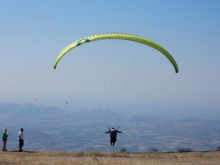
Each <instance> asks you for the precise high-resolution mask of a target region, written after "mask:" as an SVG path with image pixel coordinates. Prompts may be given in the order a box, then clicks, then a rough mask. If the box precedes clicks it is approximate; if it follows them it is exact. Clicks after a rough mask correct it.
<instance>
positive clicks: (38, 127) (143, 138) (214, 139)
mask: <svg viewBox="0 0 220 165" xmlns="http://www.w3.org/2000/svg"><path fill="white" fill-rule="evenodd" d="M0 113H1V115H0V125H2V129H3V128H4V127H8V128H9V129H8V133H9V139H8V145H9V147H10V148H17V145H18V144H17V143H18V142H17V133H18V131H19V129H20V127H24V128H25V131H24V133H25V137H26V138H25V148H26V149H29V150H30V149H32V150H75V151H79V150H101V151H119V150H120V149H122V148H126V149H127V150H128V151H130V152H140V151H149V149H151V148H155V149H158V150H159V151H177V149H178V148H191V149H193V150H197V151H204V150H215V149H216V148H217V146H220V138H219V137H220V121H218V120H213V121H210V120H202V119H193V118H187V119H163V118H158V117H152V116H147V115H132V116H129V115H126V114H122V113H115V112H111V111H102V110H91V111H77V112H75V111H73V112H70V111H64V110H61V109H59V108H57V107H47V106H41V105H35V104H15V103H0ZM108 126H109V127H116V128H117V127H118V126H120V129H121V130H122V131H123V133H122V134H119V135H118V139H117V143H116V146H114V147H111V146H110V145H109V135H108V134H105V133H104V132H105V131H107V130H108ZM51 141H53V142H54V143H51Z"/></svg>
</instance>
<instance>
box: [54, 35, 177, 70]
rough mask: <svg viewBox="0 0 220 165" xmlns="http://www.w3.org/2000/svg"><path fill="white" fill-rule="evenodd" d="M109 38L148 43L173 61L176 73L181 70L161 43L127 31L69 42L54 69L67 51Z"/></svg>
mask: <svg viewBox="0 0 220 165" xmlns="http://www.w3.org/2000/svg"><path fill="white" fill-rule="evenodd" d="M108 39H119V40H129V41H134V42H138V43H141V44H144V45H148V46H150V47H152V48H154V49H156V50H158V51H160V52H161V53H162V54H163V55H164V56H165V57H166V58H167V59H168V60H169V61H170V62H171V63H172V65H173V67H174V69H175V71H176V73H178V71H179V68H178V65H177V63H176V61H175V60H174V58H173V57H172V56H171V54H170V53H169V52H168V51H167V50H166V49H164V48H163V47H162V46H160V45H159V44H157V43H155V42H153V41H151V40H149V39H146V38H144V37H141V36H137V35H132V34H126V33H103V34H96V35H92V36H88V37H84V38H82V39H79V40H77V41H74V42H72V43H71V44H69V45H68V46H66V47H65V48H64V49H63V50H62V51H61V52H60V54H59V55H58V56H57V58H56V60H55V61H54V65H53V67H54V69H56V66H57V64H58V62H59V61H60V59H61V58H62V57H63V56H64V55H65V54H66V53H68V52H69V51H70V50H72V49H74V48H76V47H77V46H80V45H82V44H85V43H87V42H92V41H98V40H108Z"/></svg>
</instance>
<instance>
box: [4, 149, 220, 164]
mask: <svg viewBox="0 0 220 165" xmlns="http://www.w3.org/2000/svg"><path fill="white" fill-rule="evenodd" d="M0 164H1V165H15V164H16V165H17V164H19V165H38V164H40V165H52V164H56V165H70V164H71V165H72V164H73V165H74V164H80V165H87V164H89V165H115V164H120V165H121V164H126V165H142V164H144V165H179V164H181V165H219V164H220V152H187V153H139V154H132V153H127V152H111V153H110V152H109V153H107V152H100V151H90V152H66V151H62V152H46V151H45V152H43V151H42V152H35V151H32V152H31V151H26V152H16V151H7V152H2V151H1V152H0Z"/></svg>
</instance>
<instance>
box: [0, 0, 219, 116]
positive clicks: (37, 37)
mask: <svg viewBox="0 0 220 165" xmlns="http://www.w3.org/2000/svg"><path fill="white" fill-rule="evenodd" d="M219 8H220V1H218V0H212V1H208V0H200V1H198V0H184V1H183V0H182V1H180V0H176V1H173V0H166V1H162V0H154V1H153V0H152V1H149V0H139V1H134V0H127V1H118V0H117V1H116V0H112V1H101V0H99V1H98V0H97V1H89V0H80V1H76V0H65V1H61V0H60V1H58V0H56V1H55V0H47V1H45V0H36V1H28V0H20V1H14V0H7V1H1V2H0V45H1V46H0V56H1V60H0V76H1V81H0V84H1V85H0V93H1V94H0V102H1V103H5V102H7V103H8V102H15V103H36V104H40V105H53V106H65V102H66V101H67V102H69V106H71V107H75V108H78V109H80V108H85V107H87V108H88V109H90V108H91V109H92V108H103V109H109V110H112V109H117V108H118V109H123V110H125V109H130V110H132V109H142V110H143V109H144V110H146V112H147V111H159V110H163V111H167V112H169V110H171V109H172V110H188V111H192V112H193V111H195V112H199V110H203V111H206V112H209V111H210V112H211V111H213V110H214V111H220V101H219V98H220V44H219V43H220V42H219V38H220V10H219ZM107 32H121V33H131V34H136V35H139V36H143V37H146V38H148V39H150V40H153V41H155V42H157V43H159V44H160V45H162V46H163V47H164V48H166V49H167V50H168V51H169V52H170V53H171V54H172V56H173V57H174V58H175V60H176V62H177V63H178V65H179V73H177V74H176V73H175V71H174V69H173V66H172V65H171V64H170V63H169V61H168V60H167V59H166V58H165V57H164V56H163V55H162V54H161V53H159V52H157V51H156V50H154V49H152V48H150V47H148V46H144V45H142V44H137V43H134V42H129V41H118V40H117V41H116V40H111V41H99V42H94V43H89V44H85V45H82V46H80V47H78V48H76V49H75V50H72V51H71V52H70V53H69V54H67V55H66V56H65V57H64V58H63V59H62V60H61V61H60V63H59V64H58V66H57V69H56V70H54V69H53V62H54V60H55V58H56V57H57V55H58V54H59V52H60V51H61V50H62V49H63V48H64V47H65V46H66V45H68V44H69V43H71V42H73V41H75V40H77V39H80V38H82V37H85V36H89V35H93V34H97V33H107ZM35 95H38V101H37V102H35V100H34V96H35ZM217 114H219V117H220V113H217Z"/></svg>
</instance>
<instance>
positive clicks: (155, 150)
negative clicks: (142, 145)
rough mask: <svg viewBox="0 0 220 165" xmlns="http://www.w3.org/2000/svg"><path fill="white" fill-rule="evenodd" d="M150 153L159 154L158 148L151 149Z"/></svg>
mask: <svg viewBox="0 0 220 165" xmlns="http://www.w3.org/2000/svg"><path fill="white" fill-rule="evenodd" d="M150 152H158V149H156V148H151V149H150Z"/></svg>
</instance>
